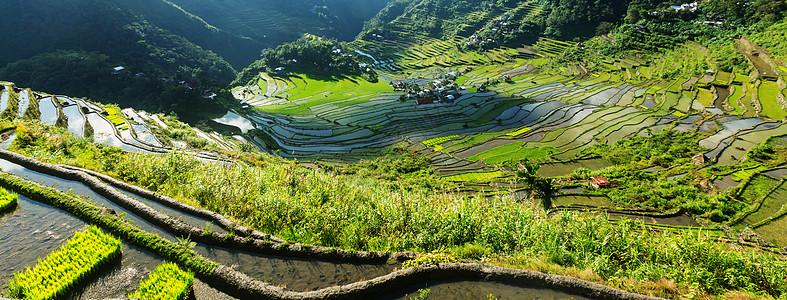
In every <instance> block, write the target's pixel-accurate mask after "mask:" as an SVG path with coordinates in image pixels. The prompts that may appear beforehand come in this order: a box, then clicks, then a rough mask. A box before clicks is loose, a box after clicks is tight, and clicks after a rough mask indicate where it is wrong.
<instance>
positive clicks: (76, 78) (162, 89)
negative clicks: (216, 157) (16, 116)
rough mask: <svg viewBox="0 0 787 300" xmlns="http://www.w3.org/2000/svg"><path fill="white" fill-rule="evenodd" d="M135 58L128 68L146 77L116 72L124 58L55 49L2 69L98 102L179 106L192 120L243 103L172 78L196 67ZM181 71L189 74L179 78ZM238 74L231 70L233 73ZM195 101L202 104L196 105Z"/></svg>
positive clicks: (20, 80)
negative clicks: (206, 96)
mask: <svg viewBox="0 0 787 300" xmlns="http://www.w3.org/2000/svg"><path fill="white" fill-rule="evenodd" d="M135 62H136V63H133V64H129V65H126V67H127V68H128V69H130V70H134V72H142V73H144V74H145V75H144V76H141V77H136V76H134V75H132V74H120V75H112V69H113V68H114V67H116V66H117V65H119V64H122V63H121V62H119V61H116V60H114V59H112V58H110V57H109V56H107V55H104V54H100V53H97V52H89V53H88V52H71V51H54V52H49V53H44V54H40V55H37V56H35V57H32V58H29V59H25V60H21V61H17V62H14V63H11V64H9V65H7V66H6V67H5V68H3V69H0V77H2V78H3V79H5V80H10V81H14V82H15V83H16V84H17V85H19V86H25V87H30V88H33V89H35V90H42V91H48V92H51V93H59V94H66V95H69V96H72V97H89V98H91V99H94V100H96V101H102V102H105V103H116V104H118V105H120V106H133V107H135V108H137V109H147V110H150V111H161V112H166V113H169V112H171V111H174V112H176V113H178V114H179V115H181V116H182V117H184V118H188V119H193V118H194V116H200V115H201V114H203V113H204V112H212V111H220V110H222V109H223V107H222V104H226V105H228V106H229V103H231V102H234V103H237V101H234V100H232V101H230V100H231V99H232V98H231V97H232V96H231V95H229V94H228V93H226V92H219V93H217V94H218V95H219V97H218V100H215V101H214V100H211V99H204V98H202V97H201V96H200V91H199V90H189V89H187V88H185V87H183V85H180V84H178V83H177V82H176V81H173V80H170V79H169V78H175V79H178V78H183V79H189V78H191V76H192V75H193V74H191V72H186V73H183V74H179V73H177V72H179V71H177V70H178V69H176V70H172V71H165V70H162V69H161V68H160V67H158V66H155V65H149V64H148V63H147V62H145V61H135ZM176 62H177V60H176ZM182 63H185V62H182ZM170 72H171V73H170ZM200 74H201V72H200ZM200 74H194V76H198V75H200ZM180 75H182V76H185V77H178V76H180ZM233 75H234V73H229V75H228V76H230V77H231V76H233ZM201 77H202V79H203V80H201V83H202V84H203V87H204V88H211V87H213V88H216V87H217V86H220V83H218V82H216V81H215V80H213V79H211V78H209V77H208V76H207V74H201ZM161 78H165V79H166V80H161ZM167 80H169V81H167ZM195 106H199V107H201V108H202V109H200V110H194V109H193V108H194V107H195Z"/></svg>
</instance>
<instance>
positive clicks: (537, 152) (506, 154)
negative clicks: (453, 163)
mask: <svg viewBox="0 0 787 300" xmlns="http://www.w3.org/2000/svg"><path fill="white" fill-rule="evenodd" d="M524 145H525V142H521V141H517V142H513V143H511V144H508V145H503V146H500V147H497V148H494V149H490V150H487V151H484V152H481V153H479V154H477V155H475V156H473V157H470V158H468V160H472V161H478V160H483V161H484V162H486V163H488V164H492V165H496V164H501V163H505V162H514V161H519V160H536V161H538V160H543V159H545V158H548V157H550V156H551V155H552V154H553V153H556V152H558V149H557V148H555V147H552V146H543V147H538V148H527V147H523V146H524Z"/></svg>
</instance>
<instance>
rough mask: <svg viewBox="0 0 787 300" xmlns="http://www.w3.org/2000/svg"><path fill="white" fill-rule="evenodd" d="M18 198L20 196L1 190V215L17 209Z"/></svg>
mask: <svg viewBox="0 0 787 300" xmlns="http://www.w3.org/2000/svg"><path fill="white" fill-rule="evenodd" d="M18 198H19V196H18V195H16V194H14V193H11V192H9V191H8V190H6V189H4V188H0V213H2V212H6V211H9V210H13V209H14V208H16V203H17V199H18Z"/></svg>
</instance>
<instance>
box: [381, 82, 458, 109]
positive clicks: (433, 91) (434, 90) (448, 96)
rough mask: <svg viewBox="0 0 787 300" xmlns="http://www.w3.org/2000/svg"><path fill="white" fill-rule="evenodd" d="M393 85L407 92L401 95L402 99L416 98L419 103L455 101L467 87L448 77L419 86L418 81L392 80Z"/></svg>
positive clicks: (395, 88)
mask: <svg viewBox="0 0 787 300" xmlns="http://www.w3.org/2000/svg"><path fill="white" fill-rule="evenodd" d="M391 86H392V87H393V88H394V91H403V92H405V95H402V96H401V97H399V99H400V100H403V101H406V100H415V102H416V103H417V104H419V105H421V104H432V103H435V102H450V101H454V100H455V99H456V97H457V96H458V95H459V91H462V90H464V89H465V87H463V86H458V85H456V84H455V83H454V82H453V81H451V80H448V79H436V80H433V81H430V82H429V83H427V84H426V85H425V86H423V87H421V86H418V84H416V83H405V82H402V81H397V82H392V83H391Z"/></svg>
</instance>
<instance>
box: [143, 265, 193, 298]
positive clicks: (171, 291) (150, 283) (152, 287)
mask: <svg viewBox="0 0 787 300" xmlns="http://www.w3.org/2000/svg"><path fill="white" fill-rule="evenodd" d="M193 284H194V274H193V273H191V272H186V271H183V270H181V269H180V268H178V265H176V264H174V263H164V264H161V265H159V266H158V267H156V270H154V271H153V272H152V273H150V275H149V276H148V279H147V280H145V281H142V282H141V283H140V284H139V290H137V291H136V292H134V294H133V295H132V296H131V297H132V298H139V299H140V300H181V299H185V298H186V295H188V293H189V291H190V290H191V286H192V285H193Z"/></svg>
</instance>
